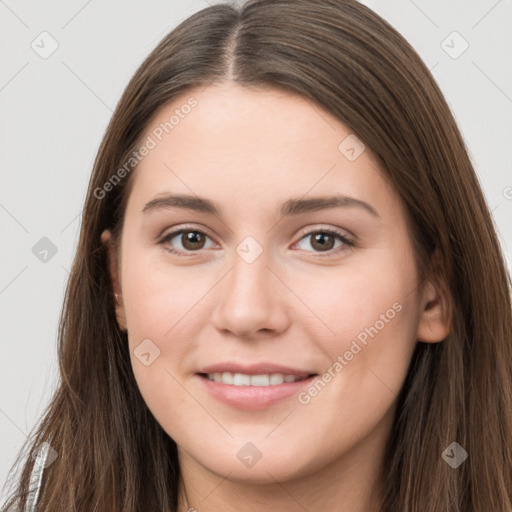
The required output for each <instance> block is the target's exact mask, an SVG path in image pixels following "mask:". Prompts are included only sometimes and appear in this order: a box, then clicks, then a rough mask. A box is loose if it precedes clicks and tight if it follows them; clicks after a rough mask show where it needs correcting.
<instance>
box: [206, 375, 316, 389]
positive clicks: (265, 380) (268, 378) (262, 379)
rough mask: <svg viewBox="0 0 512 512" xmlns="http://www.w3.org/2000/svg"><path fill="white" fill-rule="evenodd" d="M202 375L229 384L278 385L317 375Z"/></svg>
mask: <svg viewBox="0 0 512 512" xmlns="http://www.w3.org/2000/svg"><path fill="white" fill-rule="evenodd" d="M198 375H200V376H201V377H203V378H205V379H208V380H210V381H213V382H220V383H222V384H227V385H229V386H263V387H265V386H278V385H280V384H283V383H291V382H300V381H303V380H306V379H309V378H310V377H314V376H315V375H317V374H316V373H311V374H309V375H306V376H300V375H292V374H284V373H262V374H259V375H249V374H246V373H233V372H213V373H199V374H198Z"/></svg>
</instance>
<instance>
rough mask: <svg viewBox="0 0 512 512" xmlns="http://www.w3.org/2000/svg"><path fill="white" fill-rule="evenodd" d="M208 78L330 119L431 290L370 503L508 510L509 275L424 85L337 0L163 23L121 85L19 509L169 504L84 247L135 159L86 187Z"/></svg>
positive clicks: (450, 132)
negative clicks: (47, 459) (432, 307)
mask: <svg viewBox="0 0 512 512" xmlns="http://www.w3.org/2000/svg"><path fill="white" fill-rule="evenodd" d="M225 80H232V81H235V82H237V83H238V84H240V85H243V86H253V87H279V88H283V89H285V90H288V91H291V92H294V93H296V94H299V95H301V96H303V97H305V98H307V99H309V100H311V102H312V103H313V104H318V105H320V106H321V107H323V108H325V109H327V110H328V111H329V112H331V113H332V114H333V115H335V116H336V117H337V118H338V119H339V120H340V121H341V122H343V123H345V124H346V125H347V126H348V127H349V128H350V129H351V131H352V132H353V133H355V134H356V135H357V137H358V138H360V139H361V140H362V141H364V143H365V145H366V146H367V147H368V148H369V149H370V150H371V151H372V152H373V154H374V155H376V157H377V158H378V160H379V162H380V163H381V166H382V171H383V174H384V176H386V178H387V179H389V181H390V183H392V184H393V186H394V187H395V189H396V190H397V191H398V193H399V195H400V197H401V199H402V200H403V202H404V205H405V206H406V211H407V221H408V223H409V227H410V236H411V239H412V242H413V244H414V250H415V256H416V264H417V266H418V269H419V272H420V285H421V283H423V282H424V281H425V279H426V278H427V277H431V278H433V279H436V280H438V281H439V283H443V282H444V283H446V290H447V294H448V295H449V300H450V305H451V310H452V313H453V322H452V330H451V333H450V335H449V336H448V337H447V338H446V339H445V340H443V341H442V342H440V343H435V344H430V343H429V344H427V343H417V346H416V350H415V352H414V355H413V358H412V360H411V363H410V368H409V372H408V375H407V377H406V380H405V382H404V385H403V388H402V391H401V393H400V396H399V398H398V407H397V413H396V417H395V423H394V427H393V430H392V433H391V436H390V439H389V443H388V446H387V463H386V464H385V468H383V471H384V473H383V478H384V481H385V486H384V489H385V496H384V502H383V504H382V509H381V510H382V511H383V512H397V511H407V512H420V511H421V512H441V511H442V512H446V511H447V510H450V511H454V512H455V511H459V512H462V511H464V512H469V511H476V512H490V511H493V512H505V511H506V512H510V511H511V510H512V307H511V298H510V290H511V282H510V276H509V275H508V274H507V271H506V268H505V264H504V258H503V255H502V252H501V248H500V245H499V242H498V239H497V236H496V232H495V227H494V225H493V221H492V218H491V215H490V213H489V209H488V206H487V205H486V201H485V199H484V196H483V193H482V190H481V188H480V185H479V182H478V179H477V177H476V175H475V171H474V169H473V167H472V164H471V162H470V159H469V157H468V153H467V150H466V147H465V145H464V142H463V139H462V137H461V134H460V132H459V130H458V128H457V126H456V123H455V121H454V118H453V116H452V114H451V112H450V109H449V107H448V105H447V103H446V101H445V99H444V98H443V95H442V93H441V92H440V90H439V88H438V86H437V84H436V83H435V81H434V79H433V78H432V76H431V74H430V72H429V70H428V69H427V68H426V66H425V65H424V64H423V63H422V61H421V59H420V58H419V56H418V55H417V53H416V52H415V51H414V50H413V49H412V47H411V46H410V45H409V44H408V43H407V42H406V41H405V40H404V38H403V37H402V36H401V35H400V34H399V33H398V32H397V31H396V30H394V29H393V28H392V27H391V26H390V25H389V24H388V23H386V22H385V21H384V20H383V19H381V18H380V17H379V16H378V15H376V14H375V13H374V12H372V11H371V10H370V9H368V8H366V7H365V6H363V5H361V4H359V3H358V2H357V1H355V0H250V1H249V2H247V3H246V4H245V5H242V6H240V7H238V8H235V7H233V6H230V5H228V4H222V5H215V6H211V7H208V8H206V9H203V10H201V11H199V12H197V13H195V14H194V15H192V16H191V17H189V18H188V19H187V20H185V21H184V22H182V23H181V24H180V25H179V26H178V27H177V28H175V29H174V30H173V31H172V32H171V33H170V34H168V35H167V36H166V37H165V38H164V39H163V40H162V41H161V42H160V43H159V45H158V46H157V47H156V48H155V49H154V50H153V51H152V52H151V54H150V55H149V56H148V58H147V59H146V60H145V61H144V62H143V64H142V65H141V66H140V67H139V69H138V70H137V71H136V73H135V75H134V76H133V78H132V79H131V81H130V83H129V84H128V86H127V87H126V90H125V91H124V93H123V95H122V97H121V100H120V101H119V103H118V105H117V107H116V110H115V112H114V114H113V116H112V119H111V121H110V124H109V126H108V128H107V131H106V133H105V136H104V138H103V141H102V144H101V146H100V148H99V151H98V155H97V157H96V160H95V162H94V168H93V171H92V176H91V180H90V184H89V188H88V192H87V198H86V202H85V208H84V211H83V217H82V225H81V230H80V239H79V243H78V249H77V253H76V257H75V259H74V263H73V266H72V270H71V274H70V278H69V282H68V286H67V290H66V296H65V303H64V306H63V310H62V314H61V319H60V326H59V345H58V357H59V365H60V377H61V380H60V384H59V387H58V389H57V390H56V392H55V395H54V397H53V399H52V401H51V403H50V404H49V406H48V408H47V410H46V412H45V414H44V415H43V417H42V419H41V421H40V423H39V426H38V428H37V430H36V432H35V434H34V435H33V436H32V438H31V440H30V443H28V442H27V446H28V447H29V453H30V454H33V453H34V450H35V449H36V448H37V447H38V446H40V445H41V443H43V442H45V441H48V440H50V444H51V446H52V448H53V449H54V450H56V452H57V453H58V458H57V460H56V461H55V462H54V463H53V464H52V465H51V466H49V467H48V468H47V469H46V470H45V473H44V478H43V492H42V495H41V497H40V504H39V508H38V509H37V510H40V511H48V512H49V511H56V510H74V511H84V512H91V511H94V510H96V511H97V512H103V511H105V512H107V511H108V512H113V511H118V510H123V511H124V512H136V511H137V512H139V511H142V510H148V511H149V510H151V511H175V510H176V507H177V493H178V484H179V482H180V472H179V465H178V458H177V449H176V444H175V442H174V441H173V440H172V439H171V438H170V437H169V436H168V435H167V434H166V433H165V432H164V430H163V429H162V428H161V426H160V425H159V424H158V423H157V421H156V420H155V419H154V417H153V416H152V415H151V413H150V412H149V410H148V408H147V406H146V405H145V403H144V400H143V399H142V397H141V394H140V393H139V390H138V387H137V384H136V381H135V379H134V375H133V372H132V368H131V364H130V357H129V352H128V341H127V336H126V333H125V332H122V331H121V330H120V329H119V326H118V324H117V321H116V316H115V304H114V298H113V293H112V285H111V281H110V277H109V274H108V266H107V260H106V258H107V253H106V248H105V247H104V246H103V244H102V243H101V241H100V235H101V233H102V231H103V230H104V229H106V228H109V229H111V230H113V232H114V234H116V235H119V233H120V232H121V229H122V223H123V215H124V208H125V206H126V199H127V197H128V194H129V192H130V187H129V185H130V183H131V182H132V181H133V180H132V175H133V173H134V172H136V166H135V167H134V168H133V169H132V170H131V171H130V172H126V173H123V174H126V175H125V176H124V175H123V176H122V179H120V180H118V182H116V184H115V186H112V187H108V191H106V189H105V188H104V185H105V183H107V182H108V181H109V180H110V179H111V178H112V176H113V175H114V174H115V173H116V171H117V170H118V169H119V168H120V167H121V166H123V164H124V163H125V162H126V161H128V160H129V158H130V155H131V154H132V152H133V151H134V149H137V148H138V147H139V145H140V144H141V137H142V134H143V133H144V130H145V129H146V128H147V126H148V121H149V120H150V119H151V117H152V116H153V115H154V114H155V112H157V110H158V109H160V108H161V107H162V106H164V105H165V104H167V103H168V102H170V101H172V100H173V98H175V97H177V96H178V95H181V94H183V93H184V92H186V91H187V90H192V89H193V88H196V87H198V86H204V87H207V86H208V85H209V84H211V83H217V82H222V81H225ZM118 176H119V175H118ZM98 190H103V191H104V193H99V192H98ZM434 253H436V254H438V255H439V257H438V258H437V257H436V258H434V257H433V256H434ZM50 436H51V437H50ZM453 442H457V443H458V444H459V445H460V446H461V447H463V448H464V449H465V450H466V451H467V453H468V454H469V457H468V459H467V460H466V461H465V462H464V463H462V464H461V465H460V466H459V467H457V468H456V469H454V468H453V467H451V466H450V465H449V464H447V463H446V462H445V460H444V459H443V457H442V453H443V451H444V450H445V449H446V448H447V447H448V446H449V445H450V444H451V443H453ZM33 466H34V460H33V458H32V457H31V456H29V455H28V456H27V457H26V462H25V463H24V466H23V469H22V471H21V474H20V477H19V481H18V483H17V485H16V489H15V491H14V493H13V498H12V499H18V500H19V505H20V506H21V507H23V506H24V505H25V501H26V497H27V494H28V492H29V490H30V489H29V478H30V473H31V471H32V469H33ZM149 475H150V477H148V476H149ZM11 503H12V501H11Z"/></svg>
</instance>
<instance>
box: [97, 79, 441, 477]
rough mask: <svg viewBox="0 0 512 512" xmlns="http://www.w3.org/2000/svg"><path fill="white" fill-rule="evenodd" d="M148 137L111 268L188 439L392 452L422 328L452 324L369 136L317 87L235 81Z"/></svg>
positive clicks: (270, 458) (180, 108) (303, 453)
mask: <svg viewBox="0 0 512 512" xmlns="http://www.w3.org/2000/svg"><path fill="white" fill-rule="evenodd" d="M191 98H194V99H193V100H192V99H191ZM187 102H188V103H187ZM185 105H189V107H186V106H185ZM172 116H174V117H173V118H172V120H171V121H170V118H171V117H172ZM166 123H167V124H166ZM142 140H143V142H144V144H145V145H146V148H147V150H146V151H144V150H143V151H142V152H141V153H145V156H143V158H142V160H141V162H140V163H139V165H138V168H137V169H136V171H133V172H134V175H133V176H132V177H131V179H133V180H134V183H133V188H132V191H131V195H130V197H129V201H128V204H127V209H126V217H125V224H124V227H123V232H122V238H121V247H120V251H121V253H120V262H119V261H118V262H117V263H120V267H119V268H118V267H116V266H114V270H113V274H112V276H113V279H114V283H117V282H118V284H116V286H118V287H117V288H116V290H117V291H118V292H120V293H121V294H122V315H124V317H125V318H126V323H125V324H123V325H124V326H125V327H126V329H127V331H128V339H129V345H130V353H131V361H132V365H133V371H134V374H135V378H136V380H137V383H138V385H139V387H140V391H141V393H142V395H143V397H144V399H145V401H146V403H147V405H148V407H149V409H150V410H151V412H152V413H153V415H154V416H155V418H156V419H157V421H158V422H159V423H160V424H161V426H162V427H163V428H164V429H165V431H166V432H167V433H168V434H169V436H171V437H172V438H173V439H174V440H175V441H176V443H177V444H178V446H179V448H180V454H181V456H187V457H188V458H189V459H190V460H191V461H193V462H194V464H197V465H198V466H200V467H202V468H205V469H206V470H209V471H210V472H213V473H215V474H216V475H219V476H222V477H224V476H225V475H227V474H228V473H230V475H231V476H230V478H231V479H238V480H250V481H252V482H260V483H261V482H267V481H274V479H277V480H280V481H283V480H285V479H289V478H293V477H298V476H301V475H302V476H303V475H306V474H308V473H312V472H313V471H315V470H318V469H320V468H322V467H325V466H326V465H328V464H331V463H334V462H336V461H342V460H343V461H344V462H345V463H346V464H351V465H353V466H355V465H357V464H359V463H360V461H362V460H367V459H368V458H373V457H376V454H380V453H381V451H382V447H383V444H384V441H385V439H386V437H387V436H388V435H389V431H390V428H391V423H392V419H393V414H394V409H395V401H396V398H397V394H398V393H399V390H400V388H401V387H402V383H403V381H404V378H405V375H406V371H407V368H408V365H409V362H410V359H411V355H412V352H413V350H414V347H415V344H416V342H417V340H421V341H425V342H433V341H440V340H441V339H442V338H443V337H444V336H445V335H446V334H447V333H446V332H445V331H444V332H443V331H442V328H441V327H440V326H437V324H435V322H434V321H433V319H432V318H430V321H429V322H430V323H429V322H427V321H428V320H429V318H428V317H427V316H426V315H427V314H428V310H429V308H425V305H426V303H427V302H428V299H429V298H428V297H427V296H426V295H420V293H419V290H418V289H417V283H416V280H417V274H416V269H415V263H414V259H413V252H412V247H411V240H410V237H409V234H408V231H407V227H406V219H405V212H404V210H403V208H402V205H401V202H400V201H399V198H398V195H397V194H396V192H395V191H394V190H393V189H392V188H391V187H390V186H389V185H388V183H387V182H386V181H385V180H384V179H383V177H382V175H381V171H380V170H379V167H378V164H377V162H376V160H375V159H374V157H373V156H372V154H371V153H370V151H369V150H368V149H365V148H364V146H362V143H361V142H360V141H358V139H357V138H355V136H354V135H353V134H352V133H351V131H350V129H349V128H347V126H345V125H344V124H342V123H341V122H339V121H338V120H337V119H336V118H335V117H333V116H332V115H330V114H329V113H328V112H327V111H325V110H323V109H322V108H320V107H319V106H318V105H315V104H313V103H311V102H309V101H307V100H305V99H303V98H302V97H300V96H296V95H293V94H290V93H285V92H282V91H279V90H275V89H257V90H256V89H247V88H241V87H240V86H237V85H233V84H231V83H229V84H222V85H215V86H210V87H208V88H206V89H196V90H194V91H189V92H187V93H186V94H183V95H182V96H181V97H180V98H178V99H175V100H174V101H173V102H172V104H169V105H168V106H166V107H165V108H163V109H162V110H161V111H159V112H157V114H156V116H155V117H154V118H153V119H152V121H151V123H150V125H149V126H148V129H147V130H146V133H145V136H144V137H143V138H142ZM125 179H127V178H125ZM174 196H180V197H182V199H179V200H178V199H177V198H175V199H173V197H174ZM344 197H345V198H344ZM335 198H337V199H335ZM363 202H364V203H366V205H365V204H364V203H363ZM214 208H216V211H215V212H214V213H212V212H213V210H214ZM180 230H182V231H183V233H179V232H180ZM107 238H108V233H105V234H104V238H103V239H104V241H106V240H107ZM171 251H176V252H171ZM116 268H117V272H116V270H115V269H116ZM425 309H427V311H426V312H425V311H424V310H425ZM122 315H121V316H122ZM427 323H429V325H428V326H427V325H426V324H427ZM206 374H211V375H210V378H214V379H217V380H219V378H220V379H221V382H216V381H215V380H214V381H210V380H209V379H208V376H207V375H206ZM213 374H216V375H213ZM235 374H236V375H235ZM254 375H260V376H259V377H253V376H254ZM311 375H314V376H313V377H311ZM297 378H304V379H303V380H299V381H295V382H290V381H291V380H293V379H297ZM280 382H282V383H280ZM249 384H250V385H249Z"/></svg>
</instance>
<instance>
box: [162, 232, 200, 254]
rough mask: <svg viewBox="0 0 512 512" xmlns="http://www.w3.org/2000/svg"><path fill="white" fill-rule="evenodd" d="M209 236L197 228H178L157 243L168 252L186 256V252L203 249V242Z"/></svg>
mask: <svg viewBox="0 0 512 512" xmlns="http://www.w3.org/2000/svg"><path fill="white" fill-rule="evenodd" d="M209 238H210V237H209V236H208V235H207V234H206V233H204V232H203V231H201V230H199V229H180V230H177V231H172V232H171V233H168V234H167V235H165V236H164V237H163V238H162V239H161V240H160V242H159V243H160V244H162V245H164V246H165V248H166V249H167V250H168V251H169V252H172V253H175V254H183V255H184V256H188V254H187V252H189V253H190V252H199V251H200V250H201V249H205V248H206V247H205V243H206V241H207V239H209ZM176 245H177V247H176Z"/></svg>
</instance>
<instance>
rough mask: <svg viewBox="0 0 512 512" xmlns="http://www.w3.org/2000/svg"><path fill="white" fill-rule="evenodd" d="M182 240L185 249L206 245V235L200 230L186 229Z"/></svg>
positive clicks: (199, 247)
mask: <svg viewBox="0 0 512 512" xmlns="http://www.w3.org/2000/svg"><path fill="white" fill-rule="evenodd" d="M198 239H199V241H198ZM181 240H182V243H183V247H185V249H190V250H192V249H201V248H202V246H203V245H204V236H203V234H202V233H199V232H198V231H184V232H183V233H182V236H181ZM190 244H191V245H190Z"/></svg>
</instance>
